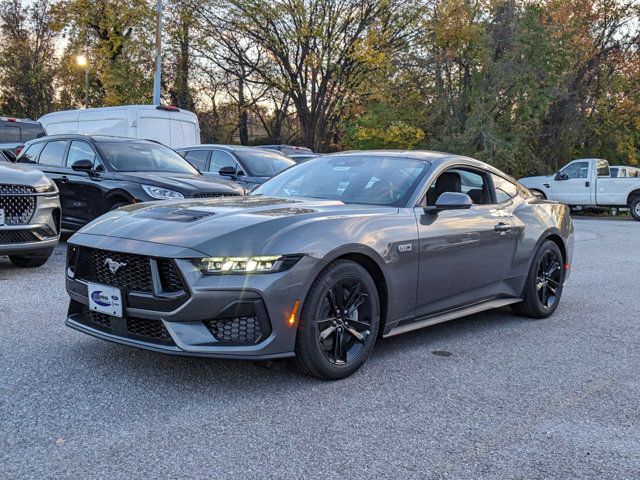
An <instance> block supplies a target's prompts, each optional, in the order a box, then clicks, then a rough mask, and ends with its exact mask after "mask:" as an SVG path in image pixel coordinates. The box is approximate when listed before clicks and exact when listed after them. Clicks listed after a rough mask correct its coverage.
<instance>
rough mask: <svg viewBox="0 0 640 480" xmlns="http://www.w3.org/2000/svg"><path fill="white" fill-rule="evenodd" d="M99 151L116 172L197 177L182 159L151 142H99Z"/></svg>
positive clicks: (194, 170) (196, 173) (193, 170)
mask: <svg viewBox="0 0 640 480" xmlns="http://www.w3.org/2000/svg"><path fill="white" fill-rule="evenodd" d="M99 146H100V150H101V151H102V153H103V155H104V156H105V157H106V159H107V161H108V163H109V165H110V166H111V169H112V170H114V171H117V172H171V173H190V174H192V175H198V171H197V170H196V169H195V168H194V167H193V166H192V165H191V164H190V163H189V162H187V161H186V160H185V159H184V158H182V157H181V156H180V155H178V154H177V153H176V152H174V151H173V150H171V149H170V148H168V147H165V146H164V145H160V144H158V143H151V142H108V141H107V142H100V143H99Z"/></svg>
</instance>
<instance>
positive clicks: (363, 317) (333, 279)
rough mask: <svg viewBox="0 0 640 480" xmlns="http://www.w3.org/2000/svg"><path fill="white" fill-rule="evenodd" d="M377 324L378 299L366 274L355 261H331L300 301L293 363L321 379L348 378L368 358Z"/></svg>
mask: <svg viewBox="0 0 640 480" xmlns="http://www.w3.org/2000/svg"><path fill="white" fill-rule="evenodd" d="M379 323H380V302H379V299H378V292H377V290H376V286H375V283H374V282H373V279H372V278H371V276H370V275H369V273H368V272H367V271H366V270H365V269H364V268H363V267H362V266H360V265H359V264H357V263H355V262H351V261H348V260H339V261H336V262H334V263H332V264H330V265H329V266H328V267H327V268H326V269H325V270H323V271H322V273H321V274H320V275H319V276H318V278H316V280H315V281H314V282H313V285H312V286H311V289H310V290H309V294H308V295H307V299H306V300H305V302H304V305H303V307H302V310H301V312H300V322H299V325H298V338H297V342H296V357H295V359H294V362H295V363H296V365H297V366H298V367H299V368H300V369H301V370H302V371H303V372H305V373H307V374H309V375H314V376H316V377H319V378H322V379H325V380H337V379H340V378H345V377H348V376H349V375H351V374H353V373H354V372H355V371H356V370H358V369H359V368H360V367H361V366H362V364H363V363H364V362H365V361H366V360H367V358H368V357H369V354H370V353H371V350H372V349H373V345H374V344H375V341H376V336H377V332H378V325H379Z"/></svg>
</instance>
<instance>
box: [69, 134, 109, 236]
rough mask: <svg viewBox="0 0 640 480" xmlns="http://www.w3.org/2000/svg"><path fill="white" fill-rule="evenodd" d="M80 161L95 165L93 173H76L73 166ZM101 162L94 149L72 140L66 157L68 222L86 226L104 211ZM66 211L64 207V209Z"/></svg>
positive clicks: (87, 144)
mask: <svg viewBox="0 0 640 480" xmlns="http://www.w3.org/2000/svg"><path fill="white" fill-rule="evenodd" d="M78 160H89V161H91V162H92V163H93V165H94V171H93V172H84V171H75V170H73V168H72V167H73V164H74V163H75V162H77V161H78ZM100 166H101V163H100V160H99V157H98V155H97V154H96V152H95V150H94V149H93V147H92V146H91V145H90V144H89V143H88V142H85V141H84V140H72V141H71V143H70V145H69V149H68V152H67V156H66V162H65V167H66V176H67V183H66V188H67V190H68V191H69V198H68V199H67V205H68V206H67V212H66V214H67V216H68V221H71V222H74V223H77V224H79V225H84V224H85V223H88V222H90V221H91V220H93V219H94V218H96V217H98V216H99V215H100V214H101V213H102V212H103V211H104V208H103V207H104V200H103V198H102V197H103V195H102V189H101V183H102V177H101V176H100V173H99V170H100ZM63 209H64V207H63Z"/></svg>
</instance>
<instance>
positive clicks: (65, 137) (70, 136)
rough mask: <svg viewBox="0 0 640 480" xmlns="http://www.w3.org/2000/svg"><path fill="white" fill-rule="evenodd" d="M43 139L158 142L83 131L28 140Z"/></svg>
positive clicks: (33, 141) (32, 141)
mask: <svg viewBox="0 0 640 480" xmlns="http://www.w3.org/2000/svg"><path fill="white" fill-rule="evenodd" d="M43 140H45V141H46V140H93V141H94V142H152V143H160V142H158V141H156V140H151V139H146V138H131V137H118V136H115V135H113V136H112V135H88V134H85V133H61V134H57V135H47V136H46V137H40V138H36V139H34V140H30V141H29V143H35V142H37V141H43Z"/></svg>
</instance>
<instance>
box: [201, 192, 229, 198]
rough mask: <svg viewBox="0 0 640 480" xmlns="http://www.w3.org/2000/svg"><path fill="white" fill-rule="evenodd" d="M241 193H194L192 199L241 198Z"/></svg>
mask: <svg viewBox="0 0 640 480" xmlns="http://www.w3.org/2000/svg"><path fill="white" fill-rule="evenodd" d="M239 196H240V194H239V193H219V192H203V193H194V194H193V195H192V196H191V198H217V197H239Z"/></svg>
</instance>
